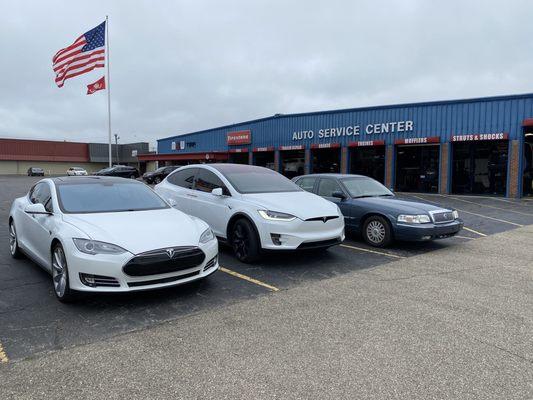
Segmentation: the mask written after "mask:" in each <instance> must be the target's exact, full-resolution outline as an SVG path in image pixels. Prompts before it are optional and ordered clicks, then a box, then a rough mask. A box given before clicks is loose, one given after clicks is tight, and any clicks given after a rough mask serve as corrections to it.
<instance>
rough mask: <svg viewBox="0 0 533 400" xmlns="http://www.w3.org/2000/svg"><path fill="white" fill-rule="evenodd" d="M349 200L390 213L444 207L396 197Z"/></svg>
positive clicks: (431, 209)
mask: <svg viewBox="0 0 533 400" xmlns="http://www.w3.org/2000/svg"><path fill="white" fill-rule="evenodd" d="M349 201H350V202H353V204H356V205H358V206H365V207H368V208H369V209H372V210H376V211H386V212H389V213H391V214H417V213H428V212H429V211H435V210H443V209H445V208H444V207H438V206H434V205H432V204H428V203H421V202H418V201H408V200H400V199H398V198H397V197H363V198H360V199H358V198H355V199H351V200H349Z"/></svg>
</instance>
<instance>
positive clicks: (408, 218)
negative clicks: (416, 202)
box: [398, 214, 431, 224]
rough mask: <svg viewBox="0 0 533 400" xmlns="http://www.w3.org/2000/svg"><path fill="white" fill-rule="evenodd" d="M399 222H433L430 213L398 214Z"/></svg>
mask: <svg viewBox="0 0 533 400" xmlns="http://www.w3.org/2000/svg"><path fill="white" fill-rule="evenodd" d="M398 222H405V223H406V224H427V223H429V222H431V219H430V218H429V215H426V214H421V215H404V214H402V215H398Z"/></svg>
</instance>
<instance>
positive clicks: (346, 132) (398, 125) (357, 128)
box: [292, 121, 414, 141]
mask: <svg viewBox="0 0 533 400" xmlns="http://www.w3.org/2000/svg"><path fill="white" fill-rule="evenodd" d="M413 129H414V124H413V121H393V122H384V123H377V124H368V125H365V126H364V129H363V127H362V126H361V125H348V126H341V127H333V128H322V129H319V130H318V131H313V130H305V131H296V132H293V134H292V140H294V141H296V140H310V139H314V138H315V137H317V138H318V139H325V138H338V137H344V136H348V137H350V136H358V135H360V134H361V132H363V133H365V134H367V135H382V134H390V133H398V132H411V131H413Z"/></svg>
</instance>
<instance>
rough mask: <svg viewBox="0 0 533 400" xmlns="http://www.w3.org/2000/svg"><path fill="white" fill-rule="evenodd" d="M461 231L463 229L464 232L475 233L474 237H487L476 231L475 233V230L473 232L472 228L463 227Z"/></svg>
mask: <svg viewBox="0 0 533 400" xmlns="http://www.w3.org/2000/svg"><path fill="white" fill-rule="evenodd" d="M463 229H464V230H465V231H468V232H472V233H475V234H476V235H479V236H483V237H485V236H487V235H485V234H484V233H481V232H478V231H476V230H474V229H472V228H467V227H466V226H463Z"/></svg>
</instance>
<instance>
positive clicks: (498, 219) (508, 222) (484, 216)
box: [411, 194, 524, 228]
mask: <svg viewBox="0 0 533 400" xmlns="http://www.w3.org/2000/svg"><path fill="white" fill-rule="evenodd" d="M411 196H412V197H416V198H417V199H420V200H424V201H425V202H427V203H433V204H436V205H438V206H439V207H445V206H443V205H441V204H439V203H435V202H434V201H430V200H426V199H424V198H423V197H420V196H416V195H414V194H412V195H411ZM438 196H441V197H444V198H446V197H445V196H442V195H438ZM454 208H455V207H454ZM455 209H456V210H457V211H461V212H463V213H467V214H472V215H476V216H478V217H481V218H486V219H492V220H493V221H498V222H503V223H504V224H509V225H514V226H518V227H520V228H521V227H523V226H524V225H522V224H517V223H516V222H511V221H506V220H504V219H500V218H494V217H489V216H487V215H481V214H477V213H473V212H472V211H466V210H462V209H460V208H455Z"/></svg>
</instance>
